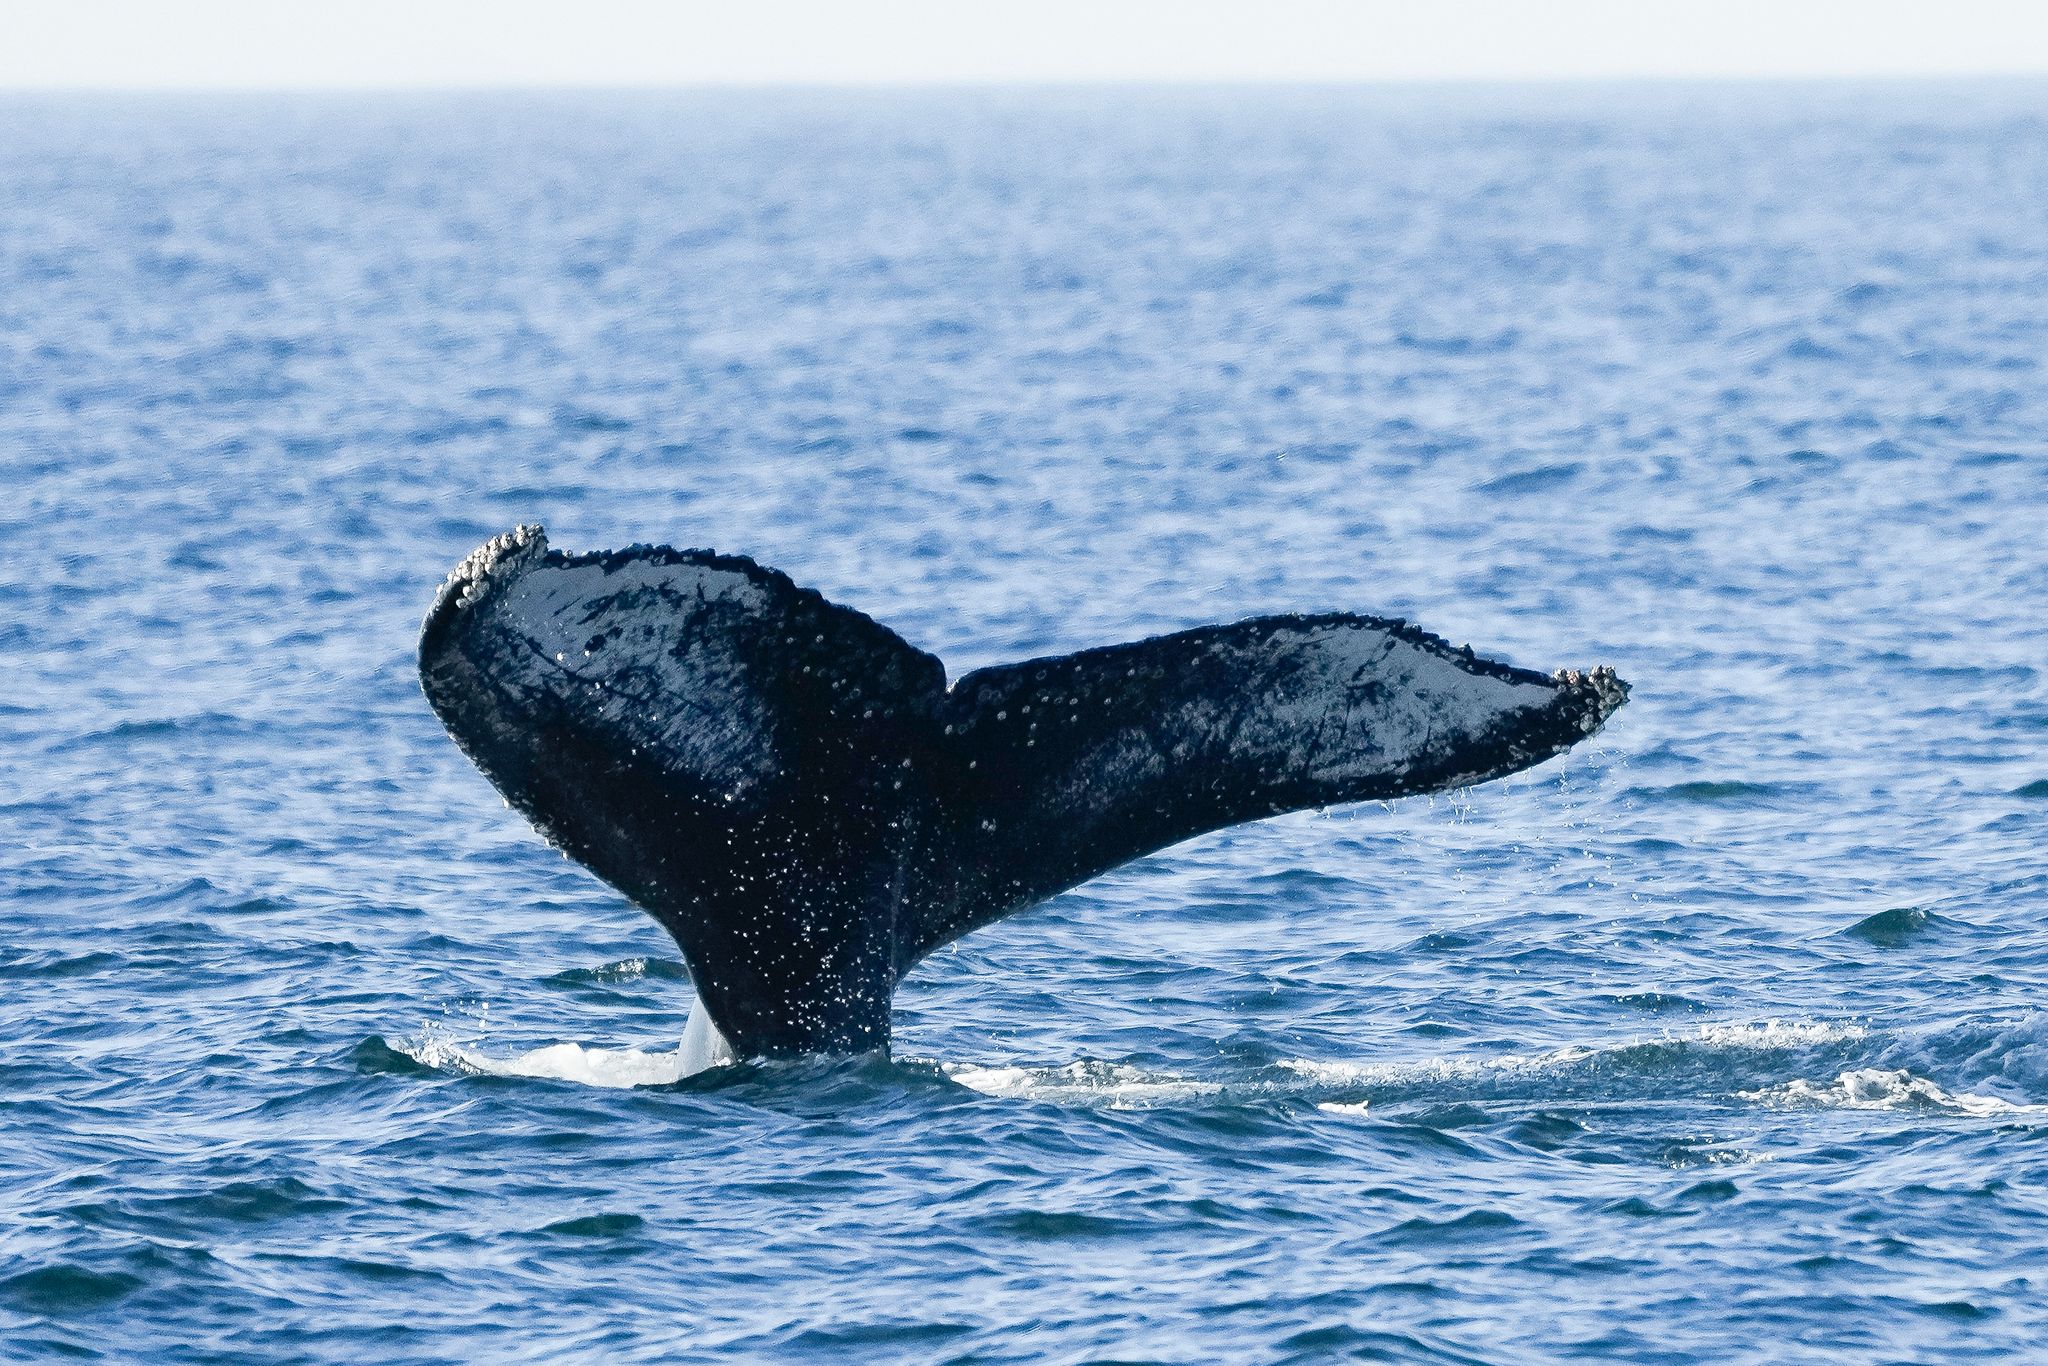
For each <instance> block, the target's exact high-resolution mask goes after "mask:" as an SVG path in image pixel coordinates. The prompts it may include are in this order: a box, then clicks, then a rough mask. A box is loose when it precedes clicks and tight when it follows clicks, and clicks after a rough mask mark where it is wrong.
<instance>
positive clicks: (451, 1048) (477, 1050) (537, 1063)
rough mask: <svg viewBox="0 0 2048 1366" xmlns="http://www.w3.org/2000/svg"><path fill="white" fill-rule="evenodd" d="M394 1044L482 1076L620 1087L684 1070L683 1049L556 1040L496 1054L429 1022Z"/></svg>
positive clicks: (663, 1080)
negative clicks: (512, 1053) (461, 1040)
mask: <svg viewBox="0 0 2048 1366" xmlns="http://www.w3.org/2000/svg"><path fill="white" fill-rule="evenodd" d="M395 1047H396V1048H397V1049H398V1051H399V1052H401V1053H404V1054H405V1055H406V1056H407V1057H409V1058H411V1059H412V1060H413V1061H415V1062H417V1063H419V1064H420V1065H421V1066H423V1067H431V1068H433V1069H435V1070H436V1071H456V1072H465V1073H468V1074H469V1075H471V1076H480V1077H531V1078H535V1079H537V1080H544V1081H569V1082H576V1083H579V1084H581V1085H584V1086H601V1087H605V1088H609V1089H624V1088H627V1087H633V1086H665V1085H668V1084H669V1083H671V1082H675V1081H680V1080H681V1079H682V1078H683V1077H685V1076H687V1075H688V1072H687V1070H686V1069H685V1067H684V1059H683V1057H682V1051H681V1049H676V1050H673V1051H670V1052H645V1051H643V1050H641V1049H637V1048H588V1047H585V1046H584V1045H582V1044H579V1043H555V1044H548V1045H546V1046H544V1047H541V1048H535V1049H530V1050H528V1051H527V1052H524V1053H520V1054H517V1055H515V1056H513V1057H509V1058H499V1057H493V1056H491V1055H490V1054H488V1053H486V1052H484V1051H483V1050H482V1048H481V1047H478V1046H474V1045H470V1044H463V1043H459V1042H457V1041H456V1040H454V1039H451V1038H449V1037H447V1036H446V1035H445V1034H443V1033H441V1032H440V1031H439V1030H437V1029H435V1028H434V1027H432V1026H429V1027H428V1028H426V1029H424V1030H422V1031H421V1034H420V1037H419V1038H417V1039H409V1040H401V1041H399V1042H398V1043H397V1044H396V1045H395Z"/></svg>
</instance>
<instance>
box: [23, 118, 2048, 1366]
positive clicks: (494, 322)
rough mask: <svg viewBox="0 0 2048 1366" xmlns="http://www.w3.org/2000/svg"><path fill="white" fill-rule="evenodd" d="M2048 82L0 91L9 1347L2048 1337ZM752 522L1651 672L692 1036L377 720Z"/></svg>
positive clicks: (601, 909) (1351, 1347) (1061, 600)
mask: <svg viewBox="0 0 2048 1366" xmlns="http://www.w3.org/2000/svg"><path fill="white" fill-rule="evenodd" d="M2044 205H2048V86H2043V85H2040V84H2031V85H2030V84H1979V85H1968V84H1965V85H1890V86H1884V85H1873V86H1829V87H1811V88H1801V87H1779V86H1718V87H1717V86H1691V87H1688V86H1668V87H1635V88H1630V87H1611V88H1561V89H1552V90H1535V89H1530V90H1507V89H1502V90H1485V89H1475V90H1463V91H1457V90H1429V89H1413V90H1381V91H1351V92H1346V91H1314V90H1304V91H1291V92H1281V91H1257V90H1236V91H1155V92H1091V91H1040V92H1032V91H1001V92H987V93H972V92H964V91H962V92H951V93H938V92H934V93H872V94H832V93H827V92H809V93H801V92H799V93H782V94H776V93H769V92H755V93H732V94H718V95H711V94H705V95H692V96H681V95H668V96H661V95H625V94H621V95H606V96H599V95H575V96H570V95H563V96H548V97H544V96H526V97H515V96H510V95H490V96H473V97H464V98H454V97H446V98H439V97H437V98H426V97H398V96H362V97H338V96H337V97H305V98H280V97H255V96H251V97H238V98H215V99H196V98H170V97H164V98H153V99H145V98H132V99H121V98H108V97H98V98H87V97H48V98H34V99H29V98H20V97H16V98H10V99H7V100H5V101H0V491H4V498H0V1357H5V1358H7V1359H10V1360H14V1359H19V1360H37V1359H51V1360H61V1359H77V1360H88V1361H89V1360H102V1361H114V1362H131V1361H146V1360H154V1361H176V1362H252V1363H253V1362H298V1361H308V1362H313V1361H350V1362H386V1361H389V1362H400V1361H403V1362H443V1361H447V1362H495V1361H530V1362H558V1361H576V1360H580V1361H618V1362H710V1361H755V1360H758V1361H775V1362H790V1361H831V1362H842V1361H862V1362H865V1361H877V1362H899V1361H900V1362H958V1363H968V1362H979V1363H997V1362H1019V1363H1022V1362H1032V1363H1037V1362H1048V1363H1055V1362H1056V1363H1080V1362H1093V1361H1111V1360H1115V1361H1127V1362H1136V1361H1169V1362H1205V1363H1206V1362H1248V1363H1249V1362H1318V1361H1329V1360H1342V1359H1358V1360H1382V1361H1404V1362H1465V1363H1469V1362H1486V1363H1495V1362H1542V1361H1561V1360H1567V1359H1570V1360H1613V1361H1628V1362H1716V1363H1719V1362H1804V1361H1811V1362H1829V1363H1835V1362H1866V1361H1867V1362H1893V1361H1899V1362H1905V1361H1911V1362H1957V1361H1971V1360H2008V1359H2025V1358H2028V1357H2038V1356H2040V1355H2043V1354H2048V993H2044V988H2048V848H2044V844H2048V841H2044V836H2048V530H2044V528H2048V212H2044V208H2043V206H2044ZM536 521H537V522H542V523H544V524H545V525H546V526H547V528H548V532H549V536H550V538H551V540H552V541H553V543H554V544H555V545H557V546H558V547H561V548H565V549H592V548H601V547H608V546H619V545H624V544H627V543H630V542H636V541H656V542H669V543H672V544H674V545H677V546H709V547H716V548H717V549H720V550H725V551H733V552H741V553H745V554H749V555H752V556H755V557H757V558H758V559H760V560H762V561H763V562H765V563H768V564H772V565H775V566H777V567H779V568H781V569H784V570H786V571H788V572H789V573H790V574H791V575H793V576H794V577H795V578H796V579H797V580H798V581H799V582H802V583H806V584H809V585H812V586H814V587H817V588H819V589H821V590H822V591H824V592H825V593H826V594H827V595H828V596H830V597H832V598H833V599H835V600H837V601H839V602H843V603H847V604H850V605H852V606H856V607H859V608H861V609H863V610H865V611H867V612H870V613H872V614H873V615H875V616H877V617H879V618H880V619H882V620H883V621H886V622H888V623H890V624H892V625H893V626H895V627H896V628H897V629H898V630H900V631H901V632H902V633H903V634H904V635H905V636H906V637H908V638H909V639H910V640H911V641H912V642H913V643H915V644H917V645H919V646H921V647H924V648H926V649H929V650H932V651H935V652H936V653H938V654H939V655H940V656H941V657H942V658H944V659H945V660H946V661H947V663H948V665H949V668H950V669H951V670H952V671H953V673H954V674H955V675H956V676H957V675H958V674H959V673H961V672H964V671H966V670H968V669H971V668H975V667H978V666H981V665H985V664H989V663H994V662H998V661H1002V660H1006V659H1012V658H1016V657H1020V656H1025V655H1030V654H1037V653H1047V652H1064V651H1068V650H1073V649H1077V648H1081V647H1084V646H1089V645H1098V644H1104V643H1109V642H1113V641H1119V640H1125V639H1129V638H1133V637H1137V636H1142V635H1145V634H1148V633H1155V632H1161V631H1166V630H1170V629H1176V628H1180V627H1185V626H1190V625H1194V624H1198V623H1203V622H1209V621H1217V620H1224V619H1228V618H1232V617H1236V616H1240V615H1246V614H1251V613H1255V612H1263V611H1278V610H1286V609H1311V608H1351V609H1358V610H1364V611H1372V612H1379V613H1383V614H1390V615H1402V616H1406V617H1409V618H1411V619H1413V620H1416V621H1418V622H1420V623H1421V624H1422V625H1424V626H1426V627H1428V628H1429V629H1431V630H1433V631H1435V632H1437V633H1439V634H1441V635H1445V636H1448V637H1450V638H1451V639H1452V640H1454V641H1457V642H1463V641H1467V640H1469V641H1471V642H1472V643H1473V644H1474V645H1475V647H1477V648H1478V649H1479V650H1480V651H1481V652H1482V653H1488V654H1492V655H1495V656H1497V657H1501V658H1505V659H1507V660H1510V661H1512V662H1515V663H1518V664H1523V665H1528V666H1532V667H1538V668H1542V669H1546V670H1547V669H1551V668H1555V667H1559V666H1585V665H1591V664H1596V663H1605V664H1611V665H1613V666H1614V667H1615V668H1616V669H1618V670H1619V671H1620V672H1621V674H1622V675H1623V676H1624V677H1626V678H1627V679H1629V680H1630V681H1631V682H1632V683H1633V684H1634V686H1635V695H1634V699H1633V701H1632V702H1631V703H1630V704H1629V706H1628V707H1627V708H1625V709H1624V710H1623V711H1622V712H1621V713H1620V714H1619V715H1618V716H1616V717H1615V718H1614V720H1613V722H1612V723H1611V724H1610V725H1609V727H1608V729H1607V730H1606V731H1605V732H1604V733H1603V734H1601V735H1600V736H1599V737H1598V738H1597V739H1596V740H1594V741H1591V742H1589V743H1587V744H1585V745H1583V746H1581V747H1580V748H1579V749H1578V750H1575V751H1574V752H1572V753H1571V754H1569V755H1568V756H1566V757H1564V758H1562V759H1560V760H1556V761H1552V762H1550V763H1548V764H1546V765H1544V766H1542V767H1541V768H1539V769H1537V770H1535V771H1533V772H1530V773H1526V774H1523V775H1520V776H1518V777H1515V778H1512V779H1509V780H1506V781H1502V782H1497V783H1493V784H1490V785H1487V786H1485V787H1482V788H1478V789H1474V790H1470V791H1467V792H1462V793H1458V794H1454V795H1449V796H1443V797H1438V798H1434V799H1413V800H1408V801H1403V802H1399V803H1395V804H1392V805H1368V806H1362V807H1355V808H1346V809H1338V810H1331V811H1328V812H1322V813H1304V814H1301V815H1297V816H1291V817H1286V818H1282V819H1278V820H1273V821H1268V822H1265V823H1262V824H1258V825H1252V826H1246V827H1241V828H1238V829H1235V830H1230V831H1226V832H1223V833H1219V834H1215V835H1211V836H1208V837H1205V838H1202V839H1198V840H1195V841H1192V842H1190V843H1188V844H1185V845H1182V846H1179V847H1177V848H1174V849H1171V850H1168V851H1165V852H1163V853H1160V854H1158V855H1156V856H1154V857H1151V858H1148V859H1145V860H1142V861H1140V862H1138V863H1135V864H1133V865H1130V866H1128V867H1126V868H1123V869H1120V870H1118V871H1116V872H1114V873H1111V874H1109V875H1107V876H1104V877H1102V878H1099V879H1097V880H1096V881H1094V882H1093V883H1090V884H1087V885H1085V886H1083V887H1081V888H1079V889H1077V890H1075V891H1072V892H1070V893H1068V894H1066V895H1063V896H1060V897H1058V898H1056V899H1054V900H1053V901H1051V902H1049V903H1048V904H1046V905H1044V906H1042V907H1040V908H1038V909H1037V910H1035V911H1033V912H1030V913H1028V914H1025V915H1021V916H1018V917H1016V918H1014V919H1011V920H1009V921H1006V922H1004V923H1002V924H1000V925H997V926H994V927H992V928H989V929H986V930H983V931H981V932H979V933H976V934H974V935H972V936H971V937H969V938H968V939H966V940H964V941H962V942H961V943H959V944H958V945H957V946H956V947H955V948H954V949H952V950H949V951H943V952H941V953H940V954H938V955H937V956H935V957H934V958H932V959H931V960H929V961H928V962H926V963H925V964H924V965H923V966H922V967H921V968H919V969H918V971H917V972H916V973H915V974H914V975H913V976H912V977H911V978H910V979H909V980H908V981H907V982H906V983H905V985H904V987H903V990H902V991H901V993H900V994H899V996H898V998H897V1011H896V1026H895V1034H896V1038H895V1047H894V1051H893V1055H892V1056H891V1057H889V1058H887V1059H881V1058H873V1059H866V1060H856V1061H851V1062H805V1063H796V1064H787V1065H763V1064H746V1065H739V1066H735V1067H731V1068H725V1069H718V1070H714V1071H712V1072H708V1073H705V1074H702V1075H698V1076H694V1077H690V1078H687V1079H679V1078H678V1075H677V1074H678V1071H679V1067H678V1061H677V1056H676V1048H677V1042H678V1040H679V1038H680V1036H681V1034H682V1031H683V1026H684V1021H685V1019H686V1017H687V1016H688V1014H689V1010H690V1006H691V991H690V983H689V979H688V975H687V973H686V972H685V971H684V970H683V968H682V966H681V963H680V961H679V957H678V953H677V950H676V949H675V947H674V945H673V944H672V943H671V942H670V941H669V940H668V939H667V938H666V936H665V935H664V934H663V932H662V931H661V930H660V929H659V928H658V927H657V926H656V925H655V924H654V922H653V921H652V920H650V919H648V918H647V917H646V916H644V915H642V914H641V913H639V912H637V911H636V910H634V909H633V908H632V907H631V906H630V905H628V904H627V903H626V902H625V901H624V900H623V899H622V898H621V897H620V896H619V895H618V894H616V893H615V892H613V891H612V890H610V889H609V888H608V887H606V886H605V885H603V884H602V883H600V882H598V881H597V880H596V879H595V878H594V877H592V876H590V875H588V874H587V873H585V872H584V871H582V870H581V869H580V868H579V867H578V866H576V865H574V864H571V863H568V862H565V861H564V860H563V859H562V858H560V857H559V856H558V855H556V854H555V853H553V852H552V851H551V850H549V849H548V848H547V847H546V846H545V845H544V844H543V843H542V842H541V841H540V840H539V839H538V838H537V837H536V836H535V835H534V834H533V832H532V831H531V830H529V829H528V828H527V826H526V825H525V823H524V822H523V821H522V820H521V819H520V818H519V817H518V816H517V815H516V814H514V813H512V812H510V811H508V810H506V809H505V808H504V806H503V805H502V804H501V803H500V802H499V800H498V799H497V796H496V794H495V793H494V792H493V791H492V790H491V788H490V787H489V786H488V785H487V784H486V783H485V781H484V780H483V779H482V778H481V777H480V776H479V775H478V774H477V773H476V772H475V771H474V770H473V769H472V768H471V767H470V765H469V764H468V763H467V762H466V761H465V760H464V758H463V757H462V755H461V754H460V753H459V752H458V751H457V750H456V748H455V746H454V745H453V744H451V743H450V742H449V741H448V739H447V738H446V736H445V735H444V734H443V733H442V730H441V728H440V726H439V725H438V724H436V722H435V720H434V717H433V716H432V715H431V714H430V713H429V711H428V709H427V707H426V705H425V703H424V701H423V700H422V698H421V696H420V693H419V688H418V686H417V683H416V679H415V664H414V645H415V641H416V635H417V630H418V626H419V622H420V618H421V616H422V614H423V612H424V611H425V609H426V607H427V606H428V604H429V602H430V601H431V599H432V597H433V593H434V589H435V587H436V585H437V584H438V583H439V581H440V579H441V577H442V576H443V574H444V573H445V572H446V571H447V569H448V568H449V567H450V566H451V565H452V564H453V563H454V562H455V561H456V560H457V559H458V558H459V557H461V556H462V555H463V554H464V553H465V552H467V551H468V550H469V549H470V548H471V547H473V546H474V545H476V544H477V543H478V542H480V541H482V540H483V539H485V538H486V537H488V536H490V535H492V534H494V533H496V532H499V531H502V530H504V529H506V528H508V527H511V526H512V525H514V524H516V523H519V522H536Z"/></svg>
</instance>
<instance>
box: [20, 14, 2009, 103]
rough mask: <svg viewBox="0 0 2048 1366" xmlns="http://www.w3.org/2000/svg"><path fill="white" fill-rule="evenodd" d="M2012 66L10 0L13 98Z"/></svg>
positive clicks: (1112, 18)
mask: <svg viewBox="0 0 2048 1366" xmlns="http://www.w3.org/2000/svg"><path fill="white" fill-rule="evenodd" d="M2014 72H2021V73H2042V72H2048V4H2044V3H2042V0H1711V2H1708V3H1702V2H1701V0H1412V3H1402V4H1393V3H1378V2H1377V0H1357V2H1355V3H1341V2H1340V0H1247V2H1245V3H1223V2H1222V0H1124V2H1123V3H1118V0H954V3H939V2H938V0H867V2H866V3H862V2H861V0H846V2H843V3H836V4H835V3H827V2H826V0H723V2H722V3H712V4H697V3H669V4H662V3H655V2H654V0H347V3H327V2H323V3H308V2H306V0H184V2H183V3H180V0H0V88H5V87H11V88H24V87H52V86H54V87H79V86H86V87H118V88H136V87H143V88H164V87H172V88H179V87H183V88H192V87H198V88H246V87H258V88H275V87H287V88H289V87H360V86H478V85H483V86H536V85H700V84H707V83H728V82H739V83H774V82H813V83H834V84H837V83H851V84H897V83H929V82H984V81H1018V82H1027V81H1160V80H1167V81H1232V80H1279V81H1301V80H1444V79H1450V80H1466V79H1538V80H1545V79H1560V78H1566V79H1568V78H1575V77H1576V78H1600V77H1627V76H1853V75H1956V74H1975V73H2014Z"/></svg>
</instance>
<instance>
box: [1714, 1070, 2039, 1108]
mask: <svg viewBox="0 0 2048 1366" xmlns="http://www.w3.org/2000/svg"><path fill="white" fill-rule="evenodd" d="M1736 1094H1737V1095H1738V1096H1740V1097H1741V1098H1742V1099H1744V1100H1747V1101H1754V1102H1756V1103H1757V1104H1759V1105H1769V1106H1774V1107H1778V1108H1782V1109H1800V1108H1814V1109H1829V1110H1949V1111H1953V1112H1955V1113H1958V1114H1965V1115H1976V1116H1979V1117H1986V1118H1989V1117H1996V1116H2005V1115H2042V1114H2048V1105H2016V1104H2014V1103H2013V1102H2011V1101H2009V1100H2000V1099H1999V1098H1998V1097H1997V1096H1985V1095H1978V1094H1976V1093H1974V1092H1969V1091H1964V1092H1961V1093H1957V1092H1951V1091H1947V1090H1944V1089H1943V1088H1942V1087H1941V1086H1940V1085H1938V1084H1937V1083H1935V1082H1933V1081H1931V1080H1929V1079H1928V1078H1926V1077H1922V1076H1916V1075H1915V1074H1913V1073H1912V1072H1909V1071H1907V1070H1905V1069H1904V1068H1898V1069H1893V1070H1887V1069H1885V1068H1881V1067H1862V1068H1857V1069H1855V1070H1853V1071H1848V1072H1843V1073H1840V1074H1839V1075H1837V1076H1836V1078H1835V1079H1834V1081H1832V1082H1829V1083H1825V1084H1815V1083H1814V1082H1811V1081H1807V1080H1804V1079H1798V1080H1793V1081H1788V1082H1786V1083H1784V1084H1783V1085H1781V1086H1767V1087H1764V1088H1763V1089H1761V1090H1756V1091H1738V1092H1736Z"/></svg>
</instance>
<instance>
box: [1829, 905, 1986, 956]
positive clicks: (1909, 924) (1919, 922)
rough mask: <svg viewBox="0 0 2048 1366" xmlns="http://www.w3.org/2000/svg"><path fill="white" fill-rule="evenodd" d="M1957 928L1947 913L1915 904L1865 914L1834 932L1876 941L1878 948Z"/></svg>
mask: <svg viewBox="0 0 2048 1366" xmlns="http://www.w3.org/2000/svg"><path fill="white" fill-rule="evenodd" d="M1956 928H1958V926H1957V923H1956V922H1955V921H1953V920H1950V919H1949V918H1948V917H1946V916H1940V915H1936V914H1935V913H1934V912H1932V911H1928V910H1922V909H1921V908H1920V907H1918V906H1894V907H1892V908H1891V909H1890V910H1888V911H1878V912H1877V913H1876V914H1874V915H1866V916H1864V917H1863V919H1861V920H1859V921H1857V922H1856V923H1855V924H1853V925H1851V926H1849V927H1848V928H1847V929H1844V930H1838V931H1836V933H1838V934H1843V935H1847V936H1849V937H1850V938H1852V939H1861V940H1862V941H1863V942H1864V943H1866V944H1875V945H1876V946H1877V947H1879V948H1884V949H1895V948H1897V947H1899V946H1900V945H1901V944H1906V943H1910V942H1911V941H1913V940H1915V939H1921V938H1924V937H1926V936H1928V935H1933V934H1939V933H1940V932H1942V931H1944V930H1953V929H1956Z"/></svg>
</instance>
